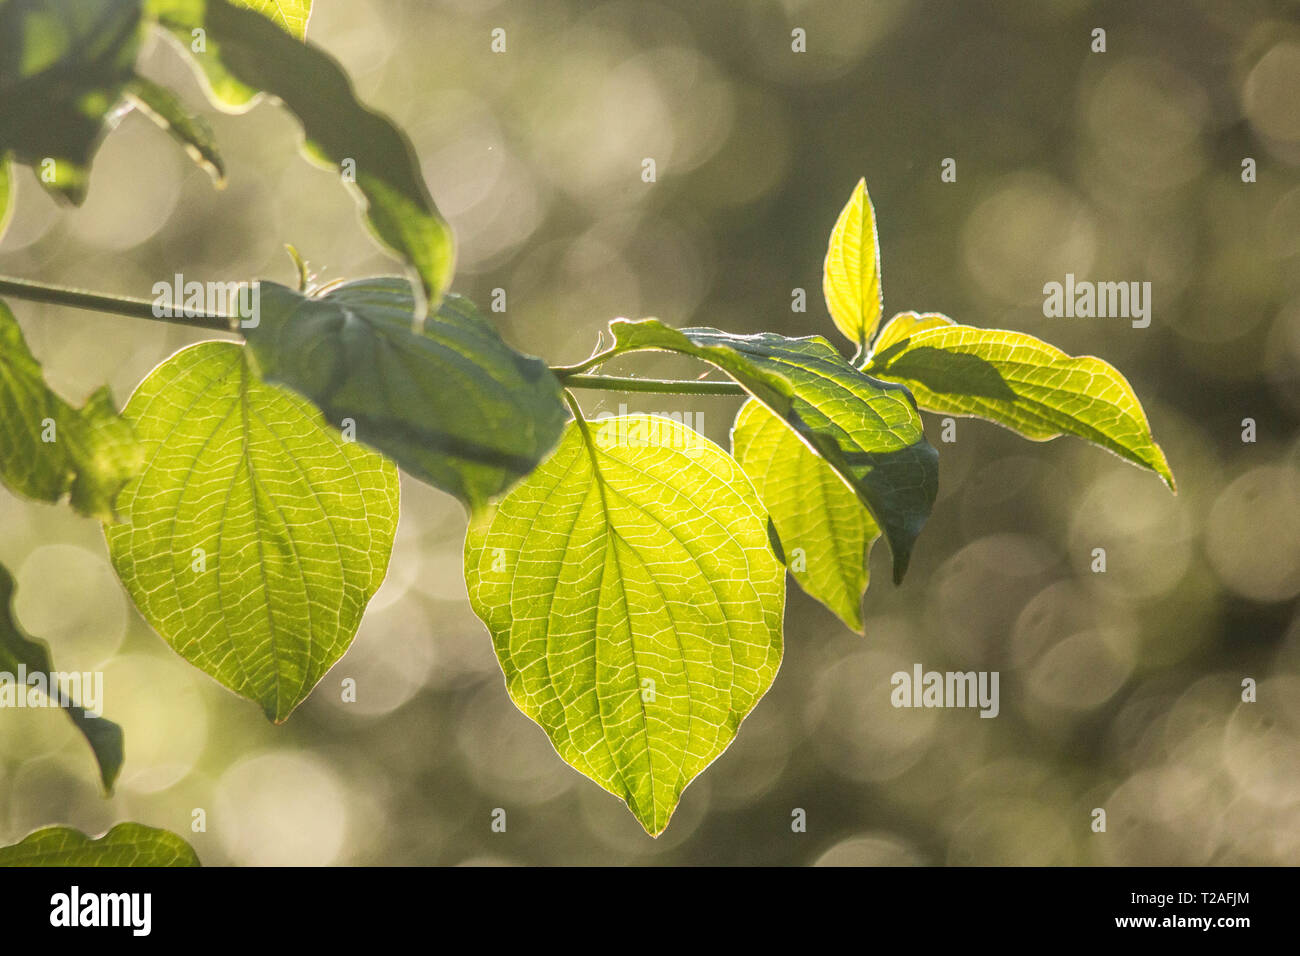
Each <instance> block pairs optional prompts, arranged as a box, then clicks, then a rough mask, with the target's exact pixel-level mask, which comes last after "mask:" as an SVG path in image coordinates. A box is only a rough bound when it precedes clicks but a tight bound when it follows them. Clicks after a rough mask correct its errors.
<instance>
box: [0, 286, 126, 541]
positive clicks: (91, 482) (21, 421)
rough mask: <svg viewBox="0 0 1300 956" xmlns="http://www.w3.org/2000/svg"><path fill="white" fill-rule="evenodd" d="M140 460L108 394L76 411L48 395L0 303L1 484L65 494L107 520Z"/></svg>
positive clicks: (46, 496) (50, 497) (51, 495)
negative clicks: (118, 495) (120, 492)
mask: <svg viewBox="0 0 1300 956" xmlns="http://www.w3.org/2000/svg"><path fill="white" fill-rule="evenodd" d="M143 461H144V450H143V449H142V448H141V447H140V445H139V444H138V443H137V442H136V441H135V438H134V437H133V435H132V434H131V426H130V425H128V424H127V423H126V422H125V421H123V420H122V419H121V418H120V417H119V416H118V414H117V411H116V409H115V408H114V406H113V396H112V395H111V394H110V393H109V391H108V389H107V388H101V389H99V390H98V391H97V392H95V394H93V395H92V396H91V397H90V399H89V401H87V402H86V404H85V406H84V407H82V408H73V407H72V406H71V405H69V404H68V403H67V402H65V401H64V400H63V399H61V398H60V397H59V396H58V395H56V394H54V393H53V392H52V391H50V390H49V388H48V387H47V386H46V385H45V379H44V378H43V377H42V376H41V367H40V364H39V363H37V361H36V358H35V357H34V356H33V355H32V353H31V351H30V350H29V349H28V348H27V342H26V341H25V340H24V339H23V333H22V329H20V328H19V327H18V321H17V319H15V318H14V315H13V313H12V312H10V311H9V308H8V306H6V305H5V304H4V303H3V302H0V479H3V480H4V483H5V484H6V485H8V486H9V487H10V488H11V489H13V490H14V491H16V492H17V493H18V494H21V495H26V496H27V497H29V498H35V499H37V500H38V501H51V502H53V501H58V500H59V499H61V498H62V497H63V496H64V495H65V494H69V495H70V500H71V504H72V506H73V507H74V508H76V509H77V510H78V511H80V512H81V513H82V514H85V515H89V516H91V517H94V518H99V519H101V520H104V521H108V520H112V519H113V517H114V510H113V503H114V499H115V498H116V497H117V494H118V492H119V491H121V489H122V487H123V486H124V485H125V484H126V483H127V481H129V480H130V479H131V477H132V476H133V475H134V474H135V473H136V472H137V471H139V469H140V466H141V464H142V463H143Z"/></svg>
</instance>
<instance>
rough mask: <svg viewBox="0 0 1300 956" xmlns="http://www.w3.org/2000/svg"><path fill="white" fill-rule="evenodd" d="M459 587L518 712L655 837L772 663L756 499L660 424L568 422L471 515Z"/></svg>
mask: <svg viewBox="0 0 1300 956" xmlns="http://www.w3.org/2000/svg"><path fill="white" fill-rule="evenodd" d="M465 579H466V582H467V584H468V587H469V596H470V602H471V604H472V605H473V607H474V611H475V613H477V614H478V616H479V617H480V618H482V619H483V622H484V623H485V624H486V625H487V627H488V630H489V631H490V632H491V634H492V641H493V645H494V646H495V649H496V653H497V659H498V660H499V661H500V662H501V669H502V671H503V672H504V673H505V678H506V688H507V690H508V691H509V693H510V697H511V698H512V699H513V700H514V702H515V704H516V706H518V707H519V709H520V710H522V711H523V712H524V713H525V714H527V715H528V716H529V717H531V718H532V719H533V720H535V721H536V722H537V723H538V724H539V725H541V727H542V729H543V730H545V731H546V733H547V736H549V737H550V739H551V743H552V744H554V746H555V749H556V750H557V751H558V752H559V754H560V756H561V757H563V758H564V760H565V761H566V762H568V763H569V764H571V765H573V766H574V767H576V768H577V769H578V770H580V771H581V772H582V773H584V774H586V775H587V776H588V777H590V778H591V779H592V780H594V781H596V782H597V783H598V784H600V785H601V786H602V787H604V788H605V789H606V790H608V791H609V792H610V793H612V794H614V795H615V796H618V797H621V798H622V799H623V800H624V801H625V802H626V803H627V806H628V808H629V809H630V810H631V811H632V813H633V814H634V815H635V816H636V818H637V820H638V821H640V823H641V825H642V826H643V827H644V828H645V830H646V832H647V833H649V834H651V835H652V836H654V835H658V834H659V833H661V832H663V830H664V828H665V827H666V826H668V821H669V818H670V817H671V816H672V813H673V810H674V808H675V807H676V806H677V801H678V799H679V798H680V796H681V793H682V791H683V790H684V789H685V787H686V786H687V784H689V783H690V782H691V780H693V779H694V778H695V776H696V775H697V774H699V773H700V772H701V771H702V770H704V768H705V767H707V766H708V765H709V764H710V763H711V762H712V761H713V760H714V759H715V758H716V757H717V756H718V755H719V754H720V753H722V751H723V750H724V749H726V747H727V746H728V745H729V744H730V743H731V741H732V739H733V738H734V737H735V735H736V731H737V729H738V728H739V727H740V722H741V721H742V720H743V719H744V718H745V716H746V715H747V714H748V713H749V712H750V711H751V710H752V709H753V707H754V705H755V704H756V703H757V702H758V700H759V698H760V697H762V696H763V694H764V693H765V692H766V691H767V689H768V687H769V686H770V685H771V683H772V680H773V678H774V677H775V676H776V671H777V668H778V667H779V665H780V663H781V649H782V644H781V617H782V612H783V609H784V607H785V571H784V569H783V568H782V567H781V564H780V562H779V561H778V560H777V558H776V555H775V554H774V553H773V551H772V548H771V545H770V539H769V536H768V519H767V514H766V512H765V511H764V510H763V506H762V503H761V502H760V501H759V500H758V496H757V495H756V494H755V493H754V488H753V485H751V484H750V482H749V479H748V478H746V477H745V473H744V472H743V471H742V470H741V469H740V467H739V465H737V464H736V462H735V461H734V460H733V459H732V458H731V457H730V456H729V455H727V453H726V452H724V451H723V450H722V449H721V448H718V447H717V446H716V445H714V444H713V443H712V442H710V441H708V440H707V439H706V438H704V437H703V436H701V435H699V434H698V433H696V432H694V431H692V430H691V429H689V428H685V427H683V426H682V425H680V424H678V423H676V422H673V421H671V420H670V419H666V418H659V417H655V416H648V415H634V416H622V417H618V418H608V419H600V420H598V421H595V422H591V423H589V424H588V423H576V422H575V423H571V424H570V425H569V428H568V430H567V431H566V432H565V435H564V438H563V439H561V441H560V444H559V446H558V447H557V448H556V450H555V453H554V454H553V455H552V456H551V457H550V458H549V459H547V460H546V461H545V462H543V463H542V465H541V466H540V467H539V468H538V469H537V470H536V471H534V472H533V473H532V474H531V475H529V476H528V477H527V478H525V479H524V480H523V481H522V482H520V483H519V484H518V485H516V486H515V487H514V488H513V489H512V490H511V491H510V493H509V494H507V495H506V496H505V497H504V498H502V499H501V500H500V501H499V502H498V503H497V504H496V506H495V507H494V508H493V509H491V510H489V511H487V512H485V513H483V514H482V515H481V516H480V517H479V518H477V519H475V520H474V521H473V522H471V524H470V530H469V535H468V537H467V538H466V542H465Z"/></svg>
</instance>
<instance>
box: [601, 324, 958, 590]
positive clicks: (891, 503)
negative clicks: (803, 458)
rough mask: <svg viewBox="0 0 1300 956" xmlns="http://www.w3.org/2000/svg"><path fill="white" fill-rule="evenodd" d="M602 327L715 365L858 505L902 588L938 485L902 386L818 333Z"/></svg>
mask: <svg viewBox="0 0 1300 956" xmlns="http://www.w3.org/2000/svg"><path fill="white" fill-rule="evenodd" d="M610 329H611V330H612V331H613V333H614V337H615V340H616V341H617V343H618V348H619V350H620V351H635V350H638V349H662V350H665V351H669V352H680V353H682V354H684V355H691V356H694V357H696V358H699V359H703V360H704V361H706V362H710V363H712V364H713V365H716V366H717V367H718V368H720V369H722V370H723V371H724V372H726V373H727V374H728V375H730V376H731V377H732V378H734V379H735V380H736V381H737V382H739V383H740V384H741V385H742V386H743V387H744V388H745V390H746V391H748V392H749V393H750V394H751V395H753V396H754V397H755V398H756V399H758V400H759V401H760V402H762V403H763V404H764V405H766V406H767V408H768V409H769V410H770V411H772V412H773V413H774V414H776V415H777V416H779V417H780V418H781V419H782V420H783V421H784V422H785V423H786V424H787V425H789V426H790V427H791V428H792V429H794V431H795V433H796V434H797V435H798V436H799V438H800V439H801V440H802V441H803V442H804V444H805V445H807V446H808V447H809V448H811V449H812V450H813V451H815V452H816V453H817V454H819V455H821V456H822V457H823V458H825V459H826V460H827V462H829V463H830V465H831V467H832V468H834V469H835V471H836V472H838V473H839V475H840V477H841V478H842V479H844V481H846V482H847V483H848V485H849V487H850V488H852V489H853V491H854V492H855V493H856V494H857V496H858V498H859V499H860V500H861V501H862V502H863V504H865V505H866V506H867V508H868V510H869V511H870V512H871V515H872V517H873V518H874V519H875V521H876V524H877V525H879V526H880V528H881V530H882V531H883V532H884V535H885V540H886V541H887V542H889V547H890V550H891V551H892V552H893V557H894V581H895V583H897V582H899V581H902V579H903V575H904V573H905V572H906V571H907V565H908V561H909V560H910V558H911V554H912V546H913V544H914V543H915V541H916V537H917V535H919V534H920V532H921V527H922V526H923V525H924V524H925V520H926V518H928V517H929V515H930V509H931V508H932V507H933V505H934V499H935V495H936V494H937V493H938V488H939V455H938V453H937V452H936V451H935V450H934V448H933V447H931V445H930V443H929V442H927V441H926V440H925V435H924V433H923V432H922V428H921V416H920V415H919V414H918V412H917V410H916V404H915V403H914V402H913V401H912V396H911V395H909V394H908V392H907V389H905V388H902V387H900V386H898V385H894V384H891V383H888V382H881V381H878V380H877V379H874V378H871V377H870V376H868V375H865V374H864V373H862V372H860V371H858V370H857V369H855V368H854V367H853V366H852V365H850V364H849V363H848V362H847V361H845V359H844V358H843V357H842V356H841V355H840V354H839V353H838V352H836V351H835V349H834V348H832V347H831V345H830V343H829V342H827V341H826V340H825V339H824V338H821V337H820V336H813V337H809V338H801V339H791V338H786V337H785V336H783V335H775V334H773V333H770V332H764V333H760V334H757V335H732V334H730V333H727V332H719V331H718V330H717V329H673V328H670V327H669V326H666V325H664V324H663V323H662V322H660V321H659V320H658V319H644V320H642V321H639V322H628V321H625V320H621V319H620V320H618V321H615V322H613V323H611V324H610Z"/></svg>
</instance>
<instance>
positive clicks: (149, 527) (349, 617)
mask: <svg viewBox="0 0 1300 956" xmlns="http://www.w3.org/2000/svg"><path fill="white" fill-rule="evenodd" d="M124 414H125V416H126V417H127V418H128V419H130V420H131V422H132V423H133V424H134V425H135V430H136V434H137V435H138V436H139V438H140V441H141V442H142V443H143V444H144V446H145V448H146V449H147V452H148V460H147V463H146V465H145V468H144V471H143V472H142V473H141V475H140V477H139V478H138V479H136V480H135V481H133V482H132V483H131V484H130V485H128V486H127V488H126V490H125V491H123V493H122V496H121V498H120V499H119V506H120V508H121V510H122V514H123V517H124V519H125V523H123V524H120V525H114V526H111V527H108V528H106V535H107V537H108V549H109V553H110V556H111V557H112V560H113V566H114V567H115V568H116V569H117V573H118V576H119V577H120V578H121V579H122V583H123V584H124V585H126V589H127V591H128V592H129V593H130V595H131V597H132V599H133V600H134V601H135V603H136V606H137V607H138V608H139V609H140V613H141V614H143V615H144V618H145V620H147V621H148V622H149V623H150V624H151V625H152V626H153V628H154V629H155V630H156V631H158V633H159V634H160V635H162V637H163V639H164V640H166V641H167V643H168V644H170V645H171V646H172V648H173V649H175V651H176V652H177V653H178V654H180V655H181V656H182V657H184V658H185V659H186V660H188V661H189V662H190V663H192V664H194V665H195V666H197V667H198V668H200V669H201V670H203V671H204V672H205V673H207V674H209V675H210V676H212V677H213V678H215V679H216V680H217V681H219V682H220V683H222V684H224V685H225V686H226V687H228V688H230V689H231V690H232V691H234V692H235V693H237V694H239V695H241V696H243V697H247V698H248V699H249V700H253V701H256V702H257V703H258V704H260V705H261V707H262V710H263V711H264V712H265V713H266V716H267V717H268V718H269V719H271V720H274V721H276V722H277V723H278V722H281V721H283V720H285V719H286V718H287V717H288V716H289V714H290V713H291V712H292V711H293V709H294V708H295V707H297V706H298V704H299V703H301V702H302V701H303V700H304V699H305V698H306V697H307V695H308V694H309V693H310V692H311V689H312V688H313V687H314V686H315V685H316V683H317V682H318V681H319V680H320V679H321V678H322V677H323V676H324V675H325V672H326V671H328V670H329V668H330V667H331V666H332V665H333V664H334V662H335V661H337V660H338V659H339V657H341V656H342V655H343V652H344V651H346V650H347V648H348V646H349V645H350V644H351V643H352V639H353V637H354V636H355V635H356V630H357V625H358V624H360V622H361V615H362V613H363V612H364V610H365V607H366V603H367V602H368V601H369V600H370V598H371V597H372V596H373V595H374V593H375V591H376V590H378V588H379V585H380V584H381V583H382V581H383V579H384V574H385V572H386V571H387V568H388V559H389V555H390V553H391V551H392V546H393V535H394V532H395V530H396V525H397V502H398V485H397V470H396V469H395V468H394V467H393V466H392V465H391V464H390V463H389V462H387V461H385V460H384V459H383V458H382V457H381V456H379V455H377V454H375V453H374V452H371V451H368V450H367V449H365V448H363V447H362V446H360V445H359V444H356V443H354V442H348V441H345V440H344V439H343V437H342V436H340V435H339V433H338V432H337V431H336V430H334V429H332V428H330V427H329V426H327V425H326V424H325V422H324V421H322V420H321V417H320V414H319V413H318V412H317V411H316V410H315V409H314V408H312V407H311V405H309V404H308V403H307V402H306V401H304V400H303V399H301V398H299V397H298V396H296V395H294V394H292V393H291V392H287V391H285V390H283V389H279V388H276V387H274V386H271V385H266V384H263V383H262V382H260V381H258V380H257V378H256V376H255V375H254V374H253V373H252V371H251V370H250V369H249V368H248V364H247V362H246V361H245V349H244V348H243V347H242V346H240V345H237V344H235V343H233V342H202V343H200V344H198V345H194V346H191V347H189V348H186V349H182V350H181V351H179V352H177V353H176V354H175V355H173V356H172V357H171V358H169V359H168V360H167V361H165V362H163V363H162V364H161V365H159V366H158V367H157V368H156V369H154V371H153V372H152V373H150V375H149V377H148V378H146V379H145V380H144V381H143V382H142V383H141V384H140V387H139V388H138V389H136V392H135V394H134V395H132V396H131V400H130V401H129V402H128V403H127V406H126V410H125V412H124Z"/></svg>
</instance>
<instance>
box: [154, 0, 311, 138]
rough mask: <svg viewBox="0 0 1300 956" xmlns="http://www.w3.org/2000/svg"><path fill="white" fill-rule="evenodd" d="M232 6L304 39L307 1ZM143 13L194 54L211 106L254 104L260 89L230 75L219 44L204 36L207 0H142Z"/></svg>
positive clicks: (250, 1) (243, 0)
mask: <svg viewBox="0 0 1300 956" xmlns="http://www.w3.org/2000/svg"><path fill="white" fill-rule="evenodd" d="M231 5H232V6H235V7H243V8H245V9H248V10H253V11H255V12H257V13H259V14H261V15H262V16H263V17H266V18H267V19H268V20H270V21H271V22H272V23H274V24H275V25H276V26H278V27H279V28H280V29H282V30H284V31H285V32H286V33H288V34H289V35H290V36H292V37H293V38H295V39H297V40H305V39H306V38H307V19H308V17H309V16H310V14H311V2H310V0H278V2H277V0H231ZM277 8H279V9H277ZM145 12H146V14H147V15H148V16H149V17H150V18H151V19H154V20H156V21H157V22H158V23H159V25H160V26H162V27H163V28H164V29H165V30H167V31H168V32H169V33H170V34H171V36H172V37H173V38H174V39H175V41H176V42H177V44H178V45H179V46H180V47H181V48H182V49H183V50H185V51H186V52H187V53H189V54H192V55H193V62H194V64H195V65H196V66H197V67H198V69H199V74H200V77H201V79H202V81H203V85H204V88H205V89H206V90H207V93H208V98H209V99H210V100H211V101H212V102H213V104H214V105H217V106H219V107H220V108H221V109H223V110H226V111H227V112H231V113H243V112H246V111H248V110H250V109H252V108H253V106H254V105H256V103H257V101H258V100H259V99H260V98H261V95H262V91H261V90H260V89H257V88H254V87H250V86H248V85H246V84H245V83H243V82H241V81H240V80H239V79H237V78H236V77H235V76H234V75H232V74H231V72H230V71H229V70H228V69H227V68H226V65H225V63H224V61H223V60H222V57H221V48H220V43H219V42H218V41H216V40H214V39H212V38H211V37H209V36H207V32H208V31H207V27H206V24H205V23H204V18H205V16H206V13H207V0H145Z"/></svg>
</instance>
